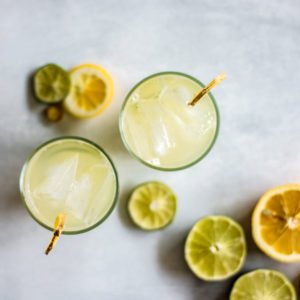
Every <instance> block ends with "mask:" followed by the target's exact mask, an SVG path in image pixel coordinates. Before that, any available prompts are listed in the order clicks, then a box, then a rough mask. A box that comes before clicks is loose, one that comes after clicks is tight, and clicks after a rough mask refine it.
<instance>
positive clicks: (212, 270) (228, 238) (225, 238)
mask: <svg viewBox="0 0 300 300" xmlns="http://www.w3.org/2000/svg"><path fill="white" fill-rule="evenodd" d="M245 258H246V240H245V235H244V231H243V229H242V227H241V226H240V225H239V224H238V223H237V222H235V221H234V220H232V219H231V218H228V217H225V216H208V217H205V218H203V219H201V220H199V221H198V222H197V223H196V224H195V225H194V226H193V228H192V230H191V231H190V233H189V234H188V237H187V240H186V243H185V259H186V262H187V264H188V266H189V267H190V269H191V270H192V271H193V273H194V274H195V275H196V276H197V277H199V278H201V279H203V280H207V281H218V280H223V279H226V278H228V277H230V276H232V275H234V274H235V273H237V272H238V271H239V270H240V269H241V268H242V266H243V264H244V261H245Z"/></svg>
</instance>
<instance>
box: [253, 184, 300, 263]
mask: <svg viewBox="0 0 300 300" xmlns="http://www.w3.org/2000/svg"><path fill="white" fill-rule="evenodd" d="M252 235H253V238H254V240H255V242H256V244H257V246H258V247H259V248H260V249H261V250H262V251H263V252H264V253H265V254H267V255H268V256H270V257H272V258H274V259H276V260H279V261H282V262H300V184H287V185H283V186H278V187H276V188H273V189H271V190H269V191H268V192H266V193H265V194H264V195H263V196H262V197H261V199H260V200H259V201H258V203H257V205H256V207H255V209H254V212H253V215H252Z"/></svg>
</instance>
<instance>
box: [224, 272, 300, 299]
mask: <svg viewBox="0 0 300 300" xmlns="http://www.w3.org/2000/svg"><path fill="white" fill-rule="evenodd" d="M296 299H297V298H296V292H295V289H294V287H293V285H292V284H291V283H290V281H289V280H288V279H287V278H286V277H285V276H284V275H283V274H281V273H279V272H277V271H273V270H262V269H261V270H255V271H252V272H249V273H247V274H245V275H243V276H241V277H240V278H239V279H238V280H237V281H236V282H235V284H234V286H233V289H232V291H231V294H230V300H296Z"/></svg>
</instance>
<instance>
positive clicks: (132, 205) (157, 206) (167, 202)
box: [128, 181, 176, 230]
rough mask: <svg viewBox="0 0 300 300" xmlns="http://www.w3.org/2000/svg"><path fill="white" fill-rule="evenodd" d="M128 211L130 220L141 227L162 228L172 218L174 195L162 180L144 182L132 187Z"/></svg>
mask: <svg viewBox="0 0 300 300" xmlns="http://www.w3.org/2000/svg"><path fill="white" fill-rule="evenodd" d="M128 211H129V215H130V217H131V219H132V221H133V222H134V223H135V224H136V225H137V226H138V227H140V228H141V229H144V230H157V229H162V228H164V227H166V226H167V225H169V224H170V223H171V222H172V220H173V219H174V216H175V213H176V196H175V194H174V192H173V191H172V189H171V188H169V187H168V186H167V185H165V184H164V183H162V182H158V181H151V182H146V183H143V184H141V185H139V186H137V187H136V188H135V189H134V191H133V193H132V194H131V196H130V198H129V202H128Z"/></svg>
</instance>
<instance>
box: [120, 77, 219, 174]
mask: <svg viewBox="0 0 300 300" xmlns="http://www.w3.org/2000/svg"><path fill="white" fill-rule="evenodd" d="M203 88H204V85H203V84H202V83H201V82H200V81H199V80H197V79H195V78H193V77H191V76H189V75H186V74H183V73H178V72H163V73H157V74H154V75H152V76H149V77H147V78H145V79H144V80H142V81H141V82H139V83H138V84H137V85H135V86H134V87H133V89H132V90H131V91H130V92H129V94H128V95H127V97H126V99H125V102H124V104H123V107H122V109H121V113H120V119H119V126H120V132H121V137H122V140H123V142H124V144H125V146H126V148H127V149H128V151H129V152H130V153H131V154H132V155H133V156H134V157H135V158H137V159H138V160H139V161H141V162H142V163H144V164H145V165H147V166H149V167H152V168H155V169H159V170H164V171H172V170H180V169H184V168H187V167H190V166H192V165H194V164H195V163H197V162H198V161H200V160H201V159H202V158H203V157H204V156H205V155H206V154H207V153H208V152H209V151H210V149H211V148H212V146H213V145H214V143H215V140H216V137H217V135H218V130H219V113H218V108H217V105H216V102H215V100H214V98H213V96H212V94H211V93H207V94H206V95H205V96H203V98H201V101H199V103H197V104H196V105H194V106H192V105H189V103H190V101H191V100H192V99H193V97H195V95H197V94H198V93H199V91H200V90H201V89H203Z"/></svg>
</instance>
